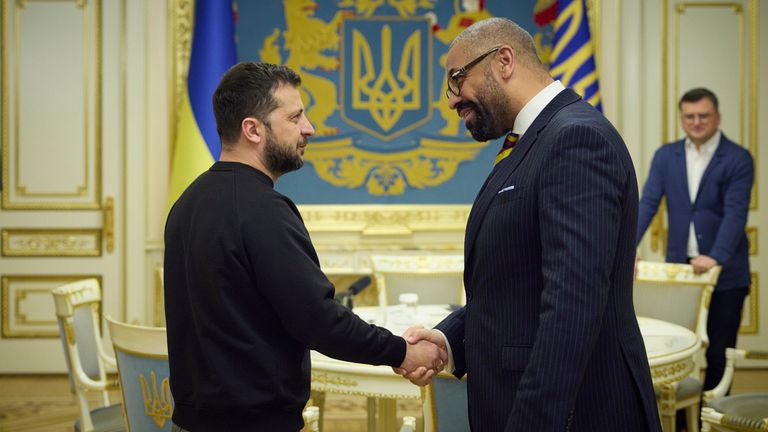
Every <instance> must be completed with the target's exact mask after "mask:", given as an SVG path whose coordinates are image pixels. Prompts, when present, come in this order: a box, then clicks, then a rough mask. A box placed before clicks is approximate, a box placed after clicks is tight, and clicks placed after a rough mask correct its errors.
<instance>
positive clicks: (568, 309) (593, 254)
mask: <svg viewBox="0 0 768 432" xmlns="http://www.w3.org/2000/svg"><path fill="white" fill-rule="evenodd" d="M493 171H495V172H492V173H491V175H490V178H489V180H488V181H487V182H486V184H485V186H484V187H483V189H482V190H481V191H480V193H479V194H478V197H477V199H476V200H475V203H474V205H473V207H472V211H471V214H470V217H469V221H468V224H467V230H466V239H465V248H464V253H465V270H464V283H465V287H466V293H467V304H466V306H465V308H463V309H460V310H458V311H456V312H454V314H452V315H451V316H450V317H448V318H447V319H446V321H444V322H442V323H440V324H439V325H438V326H437V328H438V329H440V330H441V331H443V333H444V334H445V335H446V337H447V338H448V340H449V342H450V344H451V350H452V353H453V355H454V362H455V366H456V372H455V373H456V375H457V376H462V375H463V374H464V373H466V374H467V386H468V399H469V416H470V423H471V425H472V430H478V431H515V432H542V431H564V430H569V431H584V432H586V431H590V432H592V431H614V430H621V431H630V432H648V431H652V432H656V431H660V425H659V418H658V410H657V408H656V399H655V395H654V392H653V388H652V384H651V376H650V371H649V365H648V359H647V356H646V353H645V348H644V345H643V339H642V335H641V334H640V329H639V326H638V323H637V319H636V317H635V313H634V308H633V303H632V272H633V266H634V255H635V236H636V223H637V207H638V203H637V199H638V198H637V180H636V177H635V172H634V167H633V164H632V160H631V159H630V155H629V152H628V151H627V148H626V146H625V145H624V142H623V140H622V139H621V137H620V136H619V134H618V132H617V131H616V130H615V129H614V128H613V126H611V124H610V123H609V122H608V121H607V120H606V119H605V117H604V116H602V115H601V114H600V113H598V112H597V111H596V110H595V109H594V108H593V107H591V106H589V105H588V104H587V103H585V102H584V101H583V100H582V99H581V98H580V97H579V96H578V95H577V94H576V93H574V92H573V91H572V90H569V89H566V90H564V91H562V92H561V93H560V94H559V95H558V96H557V97H556V98H555V99H554V100H552V102H550V103H549V105H547V107H546V108H545V109H544V110H543V111H542V112H541V114H540V115H539V116H538V117H537V118H536V120H535V121H534V122H533V124H532V125H531V126H530V127H529V128H528V130H527V131H526V132H525V134H524V135H523V136H522V137H521V139H520V140H519V142H518V143H517V144H516V145H515V150H514V151H513V152H512V153H511V154H510V155H509V156H508V157H507V158H506V159H505V160H504V163H500V164H498V165H497V166H496V168H495V169H494V170H493Z"/></svg>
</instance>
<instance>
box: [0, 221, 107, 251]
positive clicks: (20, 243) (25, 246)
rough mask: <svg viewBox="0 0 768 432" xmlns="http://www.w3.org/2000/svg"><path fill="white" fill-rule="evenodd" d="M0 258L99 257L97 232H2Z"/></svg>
mask: <svg viewBox="0 0 768 432" xmlns="http://www.w3.org/2000/svg"><path fill="white" fill-rule="evenodd" d="M2 243H3V248H2V254H3V256H17V257H42V256H48V257H64V256H101V230H100V229H66V228H61V229H36V228H18V229H15V228H14V229H4V230H2Z"/></svg>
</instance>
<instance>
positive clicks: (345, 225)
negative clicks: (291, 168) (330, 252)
mask: <svg viewBox="0 0 768 432" xmlns="http://www.w3.org/2000/svg"><path fill="white" fill-rule="evenodd" d="M299 211H300V212H301V216H302V218H303V219H304V223H305V224H306V226H307V229H308V230H309V231H311V232H352V233H357V234H360V235H364V236H392V235H410V234H413V233H414V232H419V231H432V232H438V231H456V230H460V231H463V230H464V229H465V227H466V224H467V218H468V217H469V211H470V206H469V205H439V204H435V205H301V206H299Z"/></svg>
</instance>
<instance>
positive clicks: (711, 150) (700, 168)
mask: <svg viewBox="0 0 768 432" xmlns="http://www.w3.org/2000/svg"><path fill="white" fill-rule="evenodd" d="M720 135H721V133H720V131H719V130H718V131H717V132H715V134H714V135H712V137H711V138H710V139H708V140H707V142H705V143H704V144H702V145H701V147H698V148H697V147H696V144H694V143H693V141H691V140H690V138H686V139H685V168H686V173H687V174H688V196H690V197H691V204H693V203H695V202H696V195H697V194H698V193H699V185H700V184H701V178H702V177H703V176H704V171H706V169H707V165H709V162H710V161H711V160H712V156H713V155H714V154H715V150H717V146H718V145H719V144H720ZM699 255H700V254H699V242H698V241H697V240H696V230H695V229H694V227H693V220H691V226H690V228H689V231H688V258H695V257H697V256H699Z"/></svg>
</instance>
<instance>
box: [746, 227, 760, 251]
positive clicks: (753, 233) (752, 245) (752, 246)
mask: <svg viewBox="0 0 768 432" xmlns="http://www.w3.org/2000/svg"><path fill="white" fill-rule="evenodd" d="M746 232H747V240H749V255H757V253H758V252H757V251H758V248H757V244H758V235H757V227H756V226H753V227H747V229H746Z"/></svg>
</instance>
